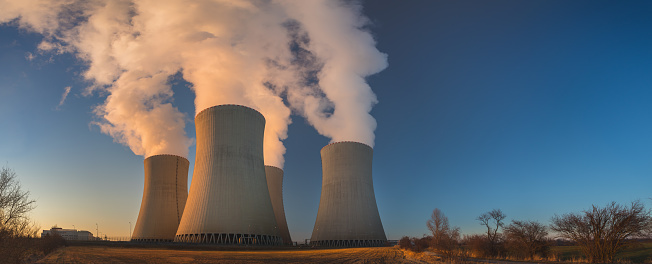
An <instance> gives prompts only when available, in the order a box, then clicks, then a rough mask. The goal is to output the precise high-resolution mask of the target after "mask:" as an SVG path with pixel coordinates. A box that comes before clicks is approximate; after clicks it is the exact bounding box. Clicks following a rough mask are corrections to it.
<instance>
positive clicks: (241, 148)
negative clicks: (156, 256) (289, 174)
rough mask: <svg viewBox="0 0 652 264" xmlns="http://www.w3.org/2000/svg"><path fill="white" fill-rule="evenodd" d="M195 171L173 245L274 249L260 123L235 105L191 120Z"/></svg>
mask: <svg viewBox="0 0 652 264" xmlns="http://www.w3.org/2000/svg"><path fill="white" fill-rule="evenodd" d="M195 127H196V131H197V153H196V155H195V169H194V172H193V173H194V174H193V178H192V184H191V186H190V192H189V194H188V202H187V204H186V208H185V210H184V214H183V217H182V218H181V223H180V224H179V229H178V231H177V234H176V237H175V242H186V243H211V244H249V245H279V244H281V237H280V235H279V230H278V227H277V225H276V220H275V217H274V210H273V208H272V202H271V200H270V196H269V190H268V189H267V180H266V176H265V165H264V160H263V135H264V134H263V133H264V129H265V118H264V117H263V115H262V114H260V113H259V112H258V111H256V110H254V109H251V108H249V107H245V106H239V105H219V106H214V107H210V108H207V109H205V110H203V111H201V112H200V113H199V114H197V116H196V117H195Z"/></svg>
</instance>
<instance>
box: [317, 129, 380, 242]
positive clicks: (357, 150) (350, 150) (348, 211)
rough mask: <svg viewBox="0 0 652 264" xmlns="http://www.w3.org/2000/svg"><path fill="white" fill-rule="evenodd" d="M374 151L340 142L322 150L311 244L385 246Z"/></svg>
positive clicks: (362, 145) (352, 143)
mask: <svg viewBox="0 0 652 264" xmlns="http://www.w3.org/2000/svg"><path fill="white" fill-rule="evenodd" d="M372 158H373V149H372V148H371V147H370V146H367V145H365V144H362V143H358V142H337V143H332V144H329V145H327V146H325V147H324V148H322V149H321V166H322V187H321V198H320V200H319V211H318V212H317V221H316V222H315V228H314V229H313V231H312V238H311V239H310V243H311V244H312V245H316V246H324V247H366V246H382V245H384V244H385V242H386V241H387V237H386V236H385V230H384V229H383V224H382V223H381V222H380V215H379V214H378V206H377V205H376V197H375V195H374V186H373V181H372V179H371V161H372Z"/></svg>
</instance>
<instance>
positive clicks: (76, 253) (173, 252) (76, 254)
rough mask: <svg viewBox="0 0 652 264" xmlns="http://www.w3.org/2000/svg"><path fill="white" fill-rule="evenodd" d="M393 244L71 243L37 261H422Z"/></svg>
mask: <svg viewBox="0 0 652 264" xmlns="http://www.w3.org/2000/svg"><path fill="white" fill-rule="evenodd" d="M404 258H405V255H404V254H403V252H402V251H401V250H399V249H396V248H393V247H383V248H352V249H290V250H256V251H214V250H186V249H184V250H177V249H166V248H133V247H132V248H129V247H111V246H68V247H65V248H60V249H58V250H57V251H55V252H53V253H51V254H50V255H48V256H47V257H46V258H44V259H42V260H40V261H39V262H37V263H84V264H85V263H266V264H268V263H419V262H417V261H412V260H409V259H404Z"/></svg>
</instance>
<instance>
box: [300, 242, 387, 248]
mask: <svg viewBox="0 0 652 264" xmlns="http://www.w3.org/2000/svg"><path fill="white" fill-rule="evenodd" d="M386 243H387V241H385V240H320V241H311V242H310V245H311V246H316V247H346V248H349V247H382V246H385V244H386Z"/></svg>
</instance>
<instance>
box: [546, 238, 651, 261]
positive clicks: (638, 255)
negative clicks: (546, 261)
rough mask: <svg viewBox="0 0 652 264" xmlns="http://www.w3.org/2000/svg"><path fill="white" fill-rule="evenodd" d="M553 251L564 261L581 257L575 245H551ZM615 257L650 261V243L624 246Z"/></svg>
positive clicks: (624, 259)
mask: <svg viewBox="0 0 652 264" xmlns="http://www.w3.org/2000/svg"><path fill="white" fill-rule="evenodd" d="M553 252H554V253H556V254H558V256H559V258H560V259H561V260H564V261H573V260H575V259H581V258H582V252H581V251H580V248H579V247H576V246H563V247H553ZM616 259H620V260H622V261H624V262H631V263H644V262H645V263H650V261H651V260H652V243H649V242H648V243H641V244H638V245H630V246H627V247H625V249H623V250H622V252H620V253H618V254H616Z"/></svg>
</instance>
